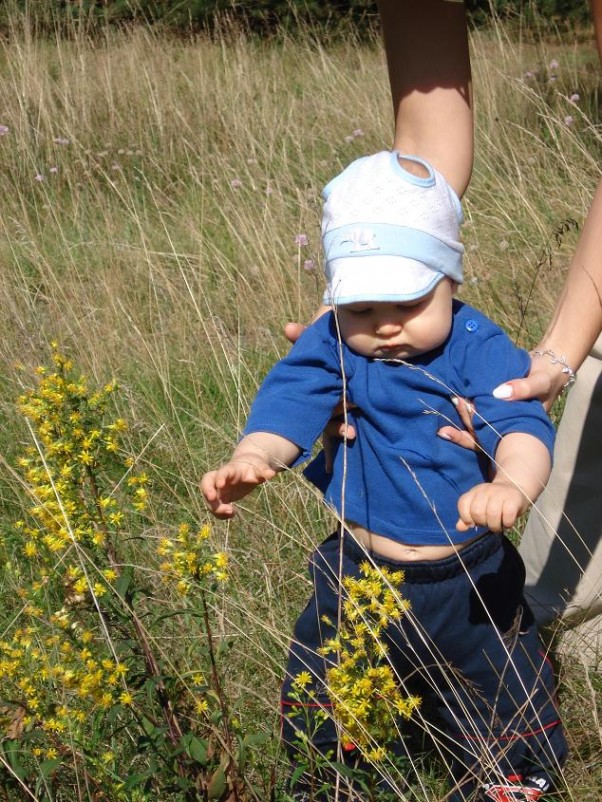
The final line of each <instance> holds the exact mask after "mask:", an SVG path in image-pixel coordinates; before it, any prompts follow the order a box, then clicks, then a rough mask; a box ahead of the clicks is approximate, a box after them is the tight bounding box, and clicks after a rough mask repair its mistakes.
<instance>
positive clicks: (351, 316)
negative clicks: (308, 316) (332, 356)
mask: <svg viewBox="0 0 602 802" xmlns="http://www.w3.org/2000/svg"><path fill="white" fill-rule="evenodd" d="M454 289H455V284H454V283H453V282H452V281H451V280H450V279H448V278H444V279H442V280H441V281H440V282H439V283H438V284H437V286H436V287H435V289H434V290H433V291H432V292H431V293H429V294H428V295H425V296H424V298H420V299H419V300H417V301H405V302H401V303H398V302H391V303H389V302H382V301H378V302H369V301H362V302H359V303H355V304H347V305H345V306H339V307H337V315H338V319H339V328H340V331H341V337H342V339H343V341H344V342H345V343H346V344H347V345H348V346H349V347H350V348H351V349H352V350H353V351H355V352H356V353H358V354H361V355H362V356H367V357H377V358H379V359H408V358H411V357H414V356H419V355H420V354H425V353H427V352H428V351H432V350H433V349H434V348H437V347H438V346H439V345H441V344H442V343H443V342H445V340H446V339H447V336H448V334H449V332H450V330H451V324H452V299H453V296H454Z"/></svg>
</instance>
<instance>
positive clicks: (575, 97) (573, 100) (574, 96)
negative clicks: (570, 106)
mask: <svg viewBox="0 0 602 802" xmlns="http://www.w3.org/2000/svg"><path fill="white" fill-rule="evenodd" d="M569 100H570V102H571V103H579V101H580V100H581V96H580V95H579V92H573V94H572V95H571V96H570V97H569Z"/></svg>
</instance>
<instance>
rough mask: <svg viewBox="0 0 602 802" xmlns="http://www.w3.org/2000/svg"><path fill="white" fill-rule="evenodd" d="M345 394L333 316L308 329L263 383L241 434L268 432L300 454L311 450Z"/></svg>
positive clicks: (320, 319) (322, 318) (304, 458)
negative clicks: (289, 444)
mask: <svg viewBox="0 0 602 802" xmlns="http://www.w3.org/2000/svg"><path fill="white" fill-rule="evenodd" d="M342 394H343V379H342V374H341V369H340V364H339V357H338V345H337V341H336V331H335V330H334V326H333V323H332V315H331V314H326V315H323V316H322V317H321V318H319V320H317V321H316V322H315V323H314V324H312V325H311V326H309V327H308V328H307V329H306V330H305V331H304V332H303V334H302V335H301V337H300V338H299V339H298V340H297V342H296V343H295V344H294V345H293V347H292V348H291V350H290V351H289V353H288V354H287V355H286V356H285V357H284V358H283V359H281V360H280V361H279V362H277V363H276V364H275V365H274V367H273V368H272V369H271V370H270V372H269V373H268V375H267V376H266V378H265V379H264V381H263V383H262V385H261V387H260V388H259V391H258V393H257V395H256V397H255V400H254V401H253V404H252V406H251V411H250V413H249V417H248V419H247V422H246V425H245V428H244V432H243V434H245V435H247V434H251V433H252V432H270V433H272V434H278V435H280V436H281V437H285V438H286V439H287V440H290V441H291V442H293V443H295V445H296V446H297V447H298V448H299V449H300V450H301V455H300V457H299V459H298V460H296V462H295V464H299V463H300V462H303V461H305V460H306V459H308V458H309V456H310V455H311V451H312V447H313V445H314V443H315V442H316V440H317V439H318V437H319V436H320V435H321V433H322V431H323V430H324V427H325V425H326V423H327V422H328V420H329V419H330V417H331V415H332V411H333V409H334V408H335V406H336V405H337V404H338V402H339V401H340V400H341V396H342Z"/></svg>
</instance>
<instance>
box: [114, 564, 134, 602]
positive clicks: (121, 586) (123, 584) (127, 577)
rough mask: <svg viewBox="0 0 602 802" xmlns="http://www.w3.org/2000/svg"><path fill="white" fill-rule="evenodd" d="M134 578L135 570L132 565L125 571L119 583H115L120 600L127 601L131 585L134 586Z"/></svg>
mask: <svg viewBox="0 0 602 802" xmlns="http://www.w3.org/2000/svg"><path fill="white" fill-rule="evenodd" d="M133 578H134V570H133V568H132V566H131V565H127V566H126V567H125V568H124V569H123V572H122V574H121V576H120V577H119V579H118V580H117V582H115V592H116V593H117V595H118V596H119V598H120V599H124V600H125V597H126V594H127V592H128V590H129V588H130V585H131V584H132V579H133Z"/></svg>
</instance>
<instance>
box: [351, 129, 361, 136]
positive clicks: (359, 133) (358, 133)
mask: <svg viewBox="0 0 602 802" xmlns="http://www.w3.org/2000/svg"><path fill="white" fill-rule="evenodd" d="M351 136H354V137H358V136H364V132H363V131H362V129H361V128H356V129H355V131H352V132H351Z"/></svg>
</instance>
